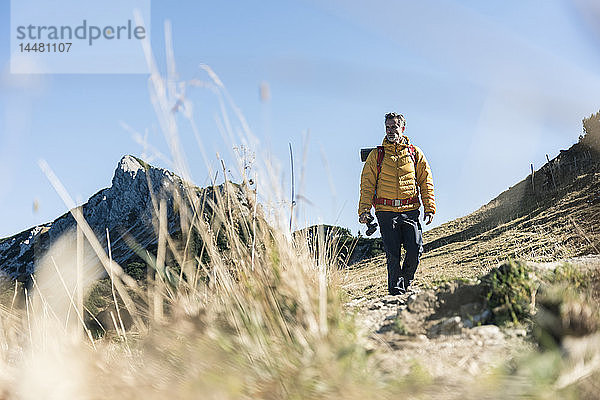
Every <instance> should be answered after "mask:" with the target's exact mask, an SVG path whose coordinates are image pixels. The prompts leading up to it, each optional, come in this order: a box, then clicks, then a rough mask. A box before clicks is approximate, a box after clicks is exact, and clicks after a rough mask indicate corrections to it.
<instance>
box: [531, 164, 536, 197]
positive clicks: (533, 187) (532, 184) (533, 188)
mask: <svg viewBox="0 0 600 400" xmlns="http://www.w3.org/2000/svg"><path fill="white" fill-rule="evenodd" d="M533 174H534V171H533V163H532V164H531V189H532V190H533V193H535V183H534V182H533Z"/></svg>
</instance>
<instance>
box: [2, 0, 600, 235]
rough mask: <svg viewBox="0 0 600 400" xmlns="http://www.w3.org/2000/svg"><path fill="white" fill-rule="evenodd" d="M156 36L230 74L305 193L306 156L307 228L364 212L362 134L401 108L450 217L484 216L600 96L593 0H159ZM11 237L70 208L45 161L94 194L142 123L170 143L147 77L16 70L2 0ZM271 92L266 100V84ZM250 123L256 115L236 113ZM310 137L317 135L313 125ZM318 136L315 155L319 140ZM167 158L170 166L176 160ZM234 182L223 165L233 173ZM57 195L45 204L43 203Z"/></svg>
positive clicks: (210, 133)
mask: <svg viewBox="0 0 600 400" xmlns="http://www.w3.org/2000/svg"><path fill="white" fill-rule="evenodd" d="M151 5H152V11H151V15H152V17H151V44H152V49H153V51H154V52H155V56H156V58H157V60H158V62H159V68H160V69H161V70H162V71H163V72H164V71H165V69H166V67H165V65H166V64H165V61H164V59H165V41H164V22H165V21H166V20H168V21H170V23H171V26H172V32H173V49H174V54H175V61H176V64H177V70H178V76H179V78H180V79H181V80H185V81H189V80H192V79H200V80H203V81H208V80H209V78H208V76H207V74H206V72H205V71H203V70H202V69H200V68H199V65H200V64H206V65H209V66H210V67H211V68H212V70H214V71H215V72H216V73H217V74H218V75H219V77H220V79H221V80H222V82H223V84H224V85H225V87H226V88H227V91H228V93H229V95H230V96H231V98H232V99H233V101H234V102H235V104H236V105H237V107H239V109H240V110H241V112H242V113H243V115H244V117H245V118H246V119H247V121H248V123H249V126H250V129H251V130H252V134H253V136H254V137H256V139H257V140H258V141H259V142H260V145H259V146H257V148H255V149H253V150H255V151H256V153H257V157H264V154H265V153H268V154H270V155H271V156H272V157H273V158H275V159H278V160H279V165H280V169H279V170H278V176H279V178H278V181H279V182H280V183H281V184H282V186H283V193H286V194H287V193H288V192H289V185H290V184H289V181H290V168H289V154H288V143H291V144H292V146H293V148H294V152H295V159H296V165H295V168H296V174H297V176H296V182H297V188H296V189H297V191H298V190H300V189H301V188H300V176H299V173H300V171H301V170H304V171H305V175H304V180H303V181H304V185H303V189H304V190H303V191H302V194H303V195H304V196H305V197H306V198H308V199H309V200H310V202H311V203H310V204H308V203H305V202H300V203H299V204H300V219H301V221H302V223H304V222H308V223H318V222H325V223H331V224H333V223H334V224H338V225H343V226H345V227H348V228H350V229H351V230H352V231H353V232H354V233H356V231H357V230H358V229H362V227H361V226H360V225H359V224H358V223H357V221H356V220H357V216H356V208H357V204H358V189H359V176H360V171H361V168H362V164H361V162H360V159H359V149H360V148H361V147H367V146H375V145H377V144H379V143H380V142H381V140H382V138H383V135H384V124H383V115H384V114H385V113H386V112H389V111H397V112H401V113H403V114H404V115H405V116H406V118H407V130H406V134H407V135H408V136H409V137H410V138H411V140H412V142H413V143H415V144H416V145H417V146H419V147H421V148H422V149H423V151H424V152H425V154H426V156H427V158H428V160H429V162H430V164H431V167H432V170H433V174H434V182H435V188H436V198H437V208H438V213H437V215H436V218H435V220H434V222H435V225H438V224H440V223H443V222H445V221H448V220H451V219H453V218H456V217H459V216H462V215H465V214H468V213H469V212H471V211H474V210H475V209H477V208H478V207H479V206H481V205H483V204H485V203H487V202H488V201H489V200H491V199H492V198H494V197H495V196H496V195H498V194H499V193H500V192H502V191H503V190H506V189H507V188H508V187H509V186H511V185H513V184H514V183H516V182H518V181H519V180H521V179H523V178H524V177H525V176H526V175H527V174H528V172H529V164H530V163H534V165H535V166H536V168H538V167H539V166H541V165H542V164H543V162H544V160H545V154H549V155H550V157H554V156H555V155H556V154H558V152H559V150H560V149H565V148H568V147H569V146H570V145H571V144H572V143H574V142H576V141H577V137H578V136H579V135H580V133H581V119H582V118H584V117H587V116H589V115H590V114H591V113H593V112H596V111H598V110H599V109H600V98H599V97H598V93H600V73H599V72H598V71H600V53H599V52H598V51H597V49H598V48H599V44H600V30H599V26H598V25H597V23H596V22H594V21H598V20H600V19H599V18H598V17H599V16H600V11H599V6H598V5H595V4H594V1H593V0H576V1H575V0H572V1H562V0H545V1H542V0H539V1H528V2H522V1H506V0H504V1H500V0H498V1H496V0H490V1H486V2H481V1H475V0H462V1H451V0H440V1H432V0H423V1H418V2H415V1H395V2H390V1H380V0H374V1H371V2H369V3H368V5H367V3H365V2H359V1H341V0H340V1H338V0H333V1H327V2H325V1H317V0H304V1H281V0H280V1H270V0H267V1H261V2H242V1H239V2H235V1H221V2H204V1H178V2H167V1H158V0H155V1H152V3H151ZM0 17H1V18H2V21H4V23H3V24H2V26H3V28H2V29H1V30H0V49H1V52H0V170H1V171H2V173H1V174H0V221H1V222H0V237H5V236H9V235H12V234H14V233H17V232H19V231H21V230H23V229H26V228H29V227H31V226H34V225H36V224H40V223H44V222H47V221H50V220H53V219H54V218H56V217H58V216H59V215H60V214H62V213H64V212H65V211H66V207H65V205H64V204H63V203H62V201H61V200H60V198H59V197H58V195H57V194H56V193H55V192H54V189H53V188H52V187H51V185H50V183H49V182H48V180H47V179H46V177H45V175H44V174H43V172H42V171H41V170H40V168H39V167H38V160H39V159H45V160H46V161H47V162H48V163H49V165H50V166H51V167H52V168H53V170H54V171H55V173H56V174H57V175H58V177H59V178H60V179H61V180H62V182H63V183H64V185H65V187H66V188H67V190H68V191H69V192H70V193H71V195H72V196H73V197H74V198H76V199H78V201H79V202H83V201H85V200H86V199H87V198H88V197H90V196H91V195H93V194H94V193H96V192H97V191H98V190H100V189H102V188H104V187H108V186H109V185H110V180H111V178H112V174H113V172H114V169H115V167H116V165H117V162H118V161H119V159H120V158H121V157H122V156H123V155H125V154H134V155H138V156H140V155H142V154H143V153H144V149H143V148H142V146H141V145H140V144H139V143H138V142H136V140H135V139H134V137H133V136H132V134H131V133H130V132H129V131H128V130H127V129H125V128H124V124H126V125H127V126H129V127H130V128H131V129H133V130H136V131H138V132H141V133H144V134H146V135H147V136H146V137H147V142H148V144H150V145H151V146H152V147H153V148H154V149H156V150H157V151H159V152H161V153H162V154H165V155H167V158H168V153H169V151H168V146H167V143H166V141H165V139H164V138H163V136H162V134H161V133H160V127H159V124H158V120H157V118H156V116H155V114H154V110H153V107H152V104H151V101H150V96H149V94H148V75H144V74H60V75H14V74H10V69H9V59H10V54H11V50H13V49H11V48H10V35H11V32H10V25H9V20H10V8H9V1H6V0H5V1H2V2H1V3H0ZM261 82H266V83H268V85H269V88H270V93H271V98H270V100H269V101H267V102H265V101H261V99H260V98H259V86H260V84H261ZM186 94H187V99H188V100H189V101H190V102H191V103H192V104H193V106H194V120H195V122H196V123H197V126H198V128H199V131H200V135H201V138H202V141H203V143H204V147H205V148H206V153H207V155H208V157H209V162H210V163H212V164H213V165H212V167H213V168H215V167H216V166H217V162H216V153H217V152H218V153H219V154H220V155H221V156H222V157H224V158H225V159H226V160H227V161H228V162H229V163H231V164H232V163H233V162H232V161H231V157H232V156H231V147H232V145H231V143H229V142H228V141H226V140H223V139H222V137H221V135H220V134H219V123H218V122H216V121H218V120H220V119H221V115H220V109H219V103H218V101H217V98H216V96H215V95H214V94H213V93H212V92H211V91H209V90H206V89H202V88H195V89H194V90H189V91H188V92H186ZM228 114H229V116H230V117H231V119H232V121H233V124H234V129H236V127H239V126H240V124H239V122H236V121H235V117H234V115H233V113H232V112H231V109H230V110H229V113H228ZM307 132H308V134H307ZM180 135H181V140H182V143H183V147H184V148H185V150H186V157H187V161H188V163H189V169H190V173H191V176H192V179H193V181H194V182H195V183H197V184H198V185H201V186H203V185H206V184H207V183H208V181H209V180H208V176H209V174H208V170H207V166H206V165H205V162H204V161H203V159H202V157H201V156H200V151H199V150H198V146H197V145H196V141H195V139H194V137H193V134H192V133H191V131H190V129H189V127H188V126H187V125H185V124H182V125H181V129H180ZM307 137H308V146H307V148H308V152H307V155H306V161H305V162H302V149H303V145H304V143H305V140H306V138H307ZM146 154H150V156H149V157H148V158H149V161H150V162H152V163H154V164H155V165H158V166H161V167H166V168H170V167H172V165H171V164H170V163H169V161H168V159H162V158H160V157H156V155H152V154H151V152H150V151H146ZM219 179H222V176H221V177H220V178H219ZM36 201H37V203H38V204H39V207H38V209H37V211H34V209H33V203H34V202H36Z"/></svg>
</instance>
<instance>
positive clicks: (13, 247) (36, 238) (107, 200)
mask: <svg viewBox="0 0 600 400" xmlns="http://www.w3.org/2000/svg"><path fill="white" fill-rule="evenodd" d="M176 192H177V194H178V195H177V196H176V197H177V198H179V199H182V201H186V200H185V199H186V198H187V196H186V194H185V190H184V183H183V181H182V180H181V178H179V177H178V176H177V175H175V174H174V173H172V172H170V171H168V170H166V169H162V168H157V167H153V166H151V165H149V164H147V163H146V162H144V161H143V160H141V159H139V158H137V157H134V156H132V155H126V156H124V157H123V158H121V160H120V161H119V163H118V165H117V168H116V170H115V173H114V176H113V179H112V185H111V186H110V187H109V188H106V189H102V190H100V191H99V192H98V193H96V194H95V195H93V196H92V197H90V198H89V200H88V201H87V202H86V203H85V204H83V205H82V206H81V207H82V211H83V216H84V218H85V219H86V221H87V223H88V224H89V225H90V227H91V228H92V230H93V231H94V232H95V233H96V236H97V238H98V239H99V240H100V241H101V243H106V230H107V229H108V230H109V233H110V237H111V250H112V254H113V258H114V260H115V261H117V262H119V263H120V262H127V261H128V260H130V259H131V258H132V257H133V256H134V251H133V250H132V249H131V248H130V246H129V245H128V244H127V243H125V239H124V238H125V237H129V238H133V239H134V240H135V242H137V243H139V244H140V245H141V246H143V247H145V248H146V247H148V246H152V245H153V244H155V242H156V235H155V227H154V225H153V221H154V219H155V218H154V216H155V215H156V214H155V210H154V203H153V199H154V200H156V201H157V203H158V200H160V199H164V200H165V204H166V206H167V222H168V230H169V231H170V232H172V231H174V230H176V229H177V228H178V226H179V222H178V221H179V220H178V216H177V213H175V212H174V211H173V206H174V204H173V202H174V200H173V199H174V194H175V193H176ZM180 206H181V205H180ZM75 227H76V224H75V220H74V219H73V217H72V216H71V214H70V213H69V212H67V213H65V214H64V215H62V216H61V217H59V218H57V219H56V220H54V221H52V222H49V223H46V224H43V225H40V226H36V227H33V228H31V229H28V230H26V231H24V232H21V233H19V234H17V235H14V236H12V237H10V238H6V239H1V240H0V268H1V270H2V272H4V273H5V274H7V275H9V276H10V277H11V278H13V279H14V278H17V279H21V280H25V279H27V277H28V276H29V275H30V274H31V273H33V271H34V270H35V262H36V260H37V259H39V257H40V256H42V255H43V254H44V253H45V252H46V251H47V250H48V249H49V248H51V246H52V244H53V243H55V242H56V241H57V240H58V238H60V237H61V236H63V235H64V234H65V233H68V232H70V231H73V230H74V229H75Z"/></svg>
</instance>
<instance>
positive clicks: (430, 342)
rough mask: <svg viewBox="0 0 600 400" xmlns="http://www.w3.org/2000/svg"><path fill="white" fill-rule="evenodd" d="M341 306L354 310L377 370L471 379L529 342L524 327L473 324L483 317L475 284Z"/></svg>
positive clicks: (450, 380) (449, 381) (460, 381)
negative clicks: (376, 361) (377, 363)
mask: <svg viewBox="0 0 600 400" xmlns="http://www.w3.org/2000/svg"><path fill="white" fill-rule="evenodd" d="M347 306H348V307H349V309H353V310H355V311H356V312H357V318H358V322H359V324H360V326H361V328H362V329H363V330H364V332H366V333H367V334H368V337H369V343H368V344H367V346H368V348H369V349H371V350H373V351H375V352H376V354H377V355H376V359H377V360H378V362H379V363H380V365H381V367H382V368H383V370H384V371H387V372H389V373H390V374H394V375H395V376H405V375H408V374H414V372H415V370H420V371H421V372H422V373H423V375H424V376H426V377H428V378H429V379H435V380H436V382H439V383H440V384H445V385H450V386H454V385H465V384H471V383H472V382H471V381H472V380H473V379H475V378H477V379H481V377H482V374H486V373H493V372H494V371H495V369H496V368H498V367H499V366H501V365H503V364H504V363H505V362H506V361H507V358H510V357H513V356H516V355H517V354H519V353H521V352H522V350H523V349H525V348H531V347H532V345H531V344H530V343H528V342H527V340H526V336H527V332H526V331H525V329H500V328H498V327H497V326H495V325H481V326H474V325H477V324H478V321H479V322H481V321H484V322H485V318H486V315H485V313H486V310H485V309H484V306H483V303H482V302H481V287H480V286H479V285H467V284H459V283H451V284H447V285H445V287H443V288H440V289H438V290H433V289H430V290H424V291H422V292H420V293H412V294H406V295H402V296H384V297H380V298H376V299H370V300H369V299H367V298H361V299H356V300H353V301H351V302H350V303H348V304H347Z"/></svg>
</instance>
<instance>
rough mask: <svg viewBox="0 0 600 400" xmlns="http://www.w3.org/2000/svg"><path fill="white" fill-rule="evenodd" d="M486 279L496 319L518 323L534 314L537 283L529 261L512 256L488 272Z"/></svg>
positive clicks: (490, 304)
mask: <svg viewBox="0 0 600 400" xmlns="http://www.w3.org/2000/svg"><path fill="white" fill-rule="evenodd" d="M482 283H483V285H484V288H485V291H484V293H485V294H486V295H485V296H486V300H487V302H488V306H489V308H490V309H491V310H492V314H493V318H494V321H495V322H496V323H498V324H504V323H506V322H509V321H512V322H515V323H517V322H519V321H522V320H523V319H525V318H526V317H529V316H530V315H531V312H532V304H531V297H532V293H533V291H534V289H535V285H534V283H533V280H532V277H531V269H530V268H529V267H528V266H527V264H526V263H525V262H522V261H518V260H508V261H506V262H505V263H503V264H502V265H500V266H499V267H498V268H494V269H493V270H492V271H490V273H489V274H487V275H486V276H484V277H483V278H482Z"/></svg>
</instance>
